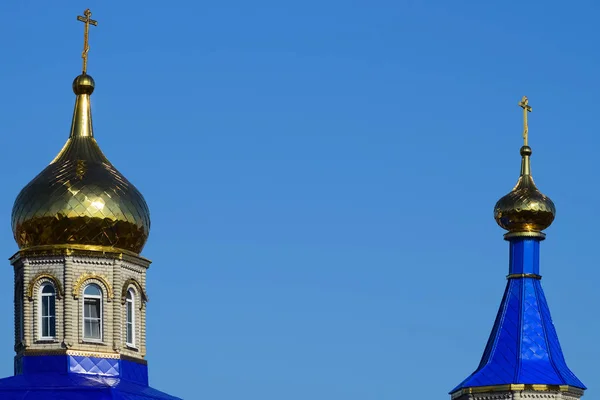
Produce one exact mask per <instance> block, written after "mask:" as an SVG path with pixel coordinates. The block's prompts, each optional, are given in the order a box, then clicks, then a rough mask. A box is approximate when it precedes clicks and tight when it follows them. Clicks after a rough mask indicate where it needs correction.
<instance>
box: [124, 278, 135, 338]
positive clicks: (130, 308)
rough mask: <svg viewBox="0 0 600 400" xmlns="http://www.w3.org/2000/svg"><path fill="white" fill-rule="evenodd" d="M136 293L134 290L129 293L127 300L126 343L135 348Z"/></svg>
mask: <svg viewBox="0 0 600 400" xmlns="http://www.w3.org/2000/svg"><path fill="white" fill-rule="evenodd" d="M134 306H135V292H134V291H133V289H129V290H128V291H127V298H126V300H125V336H126V338H125V343H126V344H127V345H128V346H133V347H135V307H134Z"/></svg>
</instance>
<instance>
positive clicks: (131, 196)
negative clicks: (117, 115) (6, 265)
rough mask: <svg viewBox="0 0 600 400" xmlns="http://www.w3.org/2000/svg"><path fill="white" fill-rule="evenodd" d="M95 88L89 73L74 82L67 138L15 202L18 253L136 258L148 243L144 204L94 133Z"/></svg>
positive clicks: (14, 224) (14, 229)
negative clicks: (79, 250)
mask: <svg viewBox="0 0 600 400" xmlns="http://www.w3.org/2000/svg"><path fill="white" fill-rule="evenodd" d="M94 85H95V84H94V80H93V79H92V77H91V76H89V75H87V74H82V75H80V76H78V77H77V78H75V81H74V82H73V91H74V92H75V94H76V95H77V98H76V102H75V111H74V113H73V122H72V126H71V133H70V135H69V139H68V140H67V143H66V144H65V145H64V147H63V148H62V150H61V151H60V153H59V154H58V156H56V158H55V159H54V160H53V161H52V162H51V163H50V165H48V166H47V167H46V168H45V169H44V170H43V171H42V172H41V173H40V174H39V175H38V176H36V177H35V178H34V179H33V180H32V181H31V182H30V183H29V184H28V185H27V186H25V187H24V188H23V190H21V192H20V193H19V195H18V196H17V199H16V200H15V204H14V206H13V211H12V229H13V234H14V237H15V240H16V241H17V244H18V245H19V248H21V249H29V248H33V247H38V246H57V245H58V246H61V245H77V246H80V245H84V246H97V247H102V248H111V249H115V250H125V251H131V252H134V253H136V254H139V253H140V252H141V251H142V249H143V247H144V244H145V243H146V240H147V238H148V235H149V233H150V212H149V210H148V206H147V205H146V202H145V201H144V198H143V196H142V194H141V193H140V192H139V191H138V190H137V189H136V188H135V186H133V185H132V184H131V183H130V182H129V181H128V180H127V179H126V178H125V177H124V176H123V175H122V174H121V173H120V172H119V171H117V169H116V168H115V167H114V166H113V165H112V164H111V163H110V161H108V159H107V158H106V157H105V156H104V154H103V153H102V151H101V150H100V147H99V146H98V143H97V142H96V139H95V138H94V135H93V126H92V115H91V108H90V95H91V94H92V92H93V91H94Z"/></svg>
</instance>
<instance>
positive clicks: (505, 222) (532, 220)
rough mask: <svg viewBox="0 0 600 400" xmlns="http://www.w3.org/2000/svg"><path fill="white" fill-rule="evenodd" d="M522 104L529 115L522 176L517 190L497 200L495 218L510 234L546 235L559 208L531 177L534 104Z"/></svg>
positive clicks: (525, 115)
mask: <svg viewBox="0 0 600 400" xmlns="http://www.w3.org/2000/svg"><path fill="white" fill-rule="evenodd" d="M519 105H520V106H521V107H523V110H524V118H525V123H524V125H525V127H524V133H523V137H524V142H525V145H524V146H523V147H521V151H520V153H521V176H520V177H519V180H518V181H517V184H516V185H515V187H514V188H513V190H511V191H510V193H508V194H507V195H506V196H504V197H502V198H501V199H500V200H498V202H497V203H496V205H495V207H494V218H495V219H496V222H497V223H498V225H500V226H501V227H502V228H504V229H506V230H507V231H508V232H509V233H508V234H510V235H517V236H543V234H542V233H541V231H543V230H544V229H546V228H548V227H549V226H550V225H551V224H552V221H554V217H555V215H556V208H555V207H554V203H553V202H552V200H550V198H549V197H548V196H546V195H544V194H543V193H542V192H540V191H539V189H538V188H537V187H536V186H535V183H534V181H533V177H532V176H531V164H530V156H531V148H530V147H529V146H528V145H527V141H528V127H527V113H528V112H531V107H529V105H528V102H527V98H526V97H524V98H523V100H522V101H521V103H520V104H519Z"/></svg>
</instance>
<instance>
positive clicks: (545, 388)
mask: <svg viewBox="0 0 600 400" xmlns="http://www.w3.org/2000/svg"><path fill="white" fill-rule="evenodd" d="M522 391H531V392H571V393H574V394H576V395H583V390H582V389H579V388H576V387H575V386H570V385H545V384H539V385H538V384H531V385H528V384H520V383H519V384H514V383H513V384H510V385H494V386H475V387H467V388H462V389H459V390H457V391H456V392H454V393H452V399H456V398H458V397H460V396H462V395H465V394H476V393H493V392H496V393H497V392H522Z"/></svg>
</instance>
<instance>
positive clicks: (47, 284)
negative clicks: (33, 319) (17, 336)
mask: <svg viewBox="0 0 600 400" xmlns="http://www.w3.org/2000/svg"><path fill="white" fill-rule="evenodd" d="M46 287H50V288H52V293H44V289H45V288H46ZM48 297H50V298H53V300H54V315H51V313H50V308H48V315H44V311H43V310H44V299H45V298H48ZM57 298H58V296H57V291H56V287H55V286H54V284H53V283H52V282H43V283H42V284H41V285H40V287H39V289H38V313H37V314H38V323H37V326H38V329H39V332H38V339H39V340H56V338H57V332H56V331H57V329H56V309H57V307H56V300H57ZM47 320H53V323H52V325H53V326H54V335H49V336H44V325H45V323H46V322H45V321H47ZM50 327H51V325H48V331H49V332H48V333H50V331H51V330H52V329H50Z"/></svg>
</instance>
